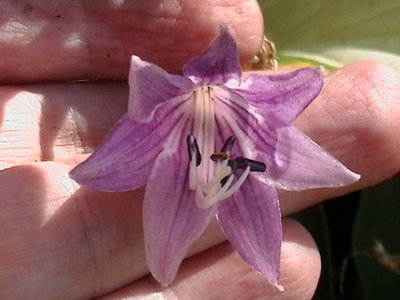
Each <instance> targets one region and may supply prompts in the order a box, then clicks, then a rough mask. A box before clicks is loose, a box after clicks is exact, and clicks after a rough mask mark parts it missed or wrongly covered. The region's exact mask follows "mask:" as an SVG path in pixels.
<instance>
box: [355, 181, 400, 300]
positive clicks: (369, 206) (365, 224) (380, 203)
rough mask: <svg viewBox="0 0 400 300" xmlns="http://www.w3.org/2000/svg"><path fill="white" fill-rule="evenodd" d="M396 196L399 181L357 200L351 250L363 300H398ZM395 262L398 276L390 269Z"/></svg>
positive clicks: (399, 258)
mask: <svg viewBox="0 0 400 300" xmlns="http://www.w3.org/2000/svg"><path fill="white" fill-rule="evenodd" d="M399 195H400V177H397V178H395V179H393V180H391V181H390V182H387V183H385V184H383V185H381V186H378V187H375V188H372V189H369V190H365V191H363V195H362V197H361V201H360V206H359V211H358V215H357V218H356V222H355V226H354V231H353V247H354V259H355V262H356V265H357V268H358V271H359V275H360V278H361V282H362V286H363V290H364V293H363V294H364V298H363V299H365V300H373V299H385V300H391V299H393V300H394V299H399V295H400V238H399V236H400V234H399V233H400V221H399V217H400V201H399V200H400V197H399ZM375 241H379V242H380V243H381V245H382V246H383V247H384V250H381V251H376V250H374V248H375V249H376V244H375V243H376V242H375ZM374 245H375V246H374ZM384 260H386V262H385V261H384ZM396 261H397V267H398V270H397V271H398V273H396V272H395V270H392V269H391V268H390V263H396ZM388 264H389V265H388ZM394 266H396V265H394Z"/></svg>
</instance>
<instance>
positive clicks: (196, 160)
mask: <svg viewBox="0 0 400 300" xmlns="http://www.w3.org/2000/svg"><path fill="white" fill-rule="evenodd" d="M214 101H215V99H214V93H213V90H212V88H211V87H209V86H203V87H200V88H198V89H197V90H196V91H195V92H194V113H193V116H194V122H193V134H191V135H189V136H188V137H187V146H188V154H189V158H190V168H189V188H190V189H191V190H193V191H196V203H197V206H198V207H199V208H202V209H206V208H209V207H211V206H213V205H214V204H216V203H218V202H219V201H222V200H224V199H227V198H229V197H230V196H232V195H233V194H234V193H236V192H237V191H238V190H239V188H240V186H241V185H242V184H243V183H244V182H245V180H246V178H247V177H248V176H249V173H250V171H258V172H263V171H265V164H264V163H262V162H257V161H254V160H250V159H247V158H244V157H238V158H236V159H231V151H232V148H233V145H234V142H235V139H234V138H233V137H230V138H228V139H227V140H226V142H225V144H224V146H223V147H222V149H221V151H220V152H214V147H215V128H216V126H215V109H214ZM202 155H203V156H204V157H206V159H202Z"/></svg>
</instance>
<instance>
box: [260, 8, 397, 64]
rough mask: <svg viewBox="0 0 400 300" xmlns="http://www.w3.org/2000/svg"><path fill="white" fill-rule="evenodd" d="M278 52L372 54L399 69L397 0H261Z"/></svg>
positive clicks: (337, 56)
mask: <svg viewBox="0 0 400 300" xmlns="http://www.w3.org/2000/svg"><path fill="white" fill-rule="evenodd" d="M260 2H261V3H260V4H261V6H262V9H263V12H264V16H265V20H266V24H267V32H268V37H269V38H270V39H271V40H272V41H274V42H275V43H276V46H277V49H278V53H279V52H282V54H284V55H293V53H297V54H296V56H299V54H300V56H301V57H304V56H303V55H305V56H308V57H309V56H322V57H324V58H325V59H328V60H331V61H334V62H336V63H337V64H347V63H350V62H354V61H359V60H366V59H374V60H378V61H382V62H385V63H388V64H391V65H392V66H394V67H396V68H399V69H400V38H399V37H400V22H399V15H400V1H398V0H380V1H377V0H369V1H367V0H335V1H332V0H303V1H298V0H261V1H260Z"/></svg>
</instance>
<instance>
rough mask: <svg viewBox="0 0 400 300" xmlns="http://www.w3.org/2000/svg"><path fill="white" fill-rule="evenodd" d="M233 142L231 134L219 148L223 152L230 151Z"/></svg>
mask: <svg viewBox="0 0 400 300" xmlns="http://www.w3.org/2000/svg"><path fill="white" fill-rule="evenodd" d="M234 144H235V138H234V137H233V136H230V137H229V138H228V139H227V140H226V142H225V144H224V146H223V147H222V150H221V152H223V153H227V152H228V153H230V152H231V151H232V148H233V145H234Z"/></svg>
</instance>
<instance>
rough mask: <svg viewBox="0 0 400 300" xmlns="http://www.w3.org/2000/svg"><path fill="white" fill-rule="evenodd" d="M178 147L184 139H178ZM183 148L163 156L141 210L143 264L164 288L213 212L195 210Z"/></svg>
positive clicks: (185, 151)
mask: <svg viewBox="0 0 400 300" xmlns="http://www.w3.org/2000/svg"><path fill="white" fill-rule="evenodd" d="M180 141H181V143H186V137H184V136H183V135H181V137H180ZM188 170H189V159H188V154H187V149H186V145H182V146H181V148H180V151H179V152H176V153H171V152H170V151H168V152H167V151H165V152H163V153H162V154H161V155H160V156H159V157H158V158H157V161H156V163H155V165H154V168H153V170H152V172H151V175H150V177H149V181H148V183H147V186H146V192H145V197H144V206H143V224H144V225H143V226H144V241H145V247H146V258H147V263H148V266H149V269H150V272H151V273H152V275H153V277H154V278H155V279H157V280H158V281H159V282H160V283H161V284H162V285H164V286H167V285H168V284H169V283H170V282H171V281H172V280H173V279H174V278H175V275H176V272H177V270H178V268H179V265H180V264H181V262H182V260H183V258H184V257H185V254H186V253H187V250H188V248H189V247H190V245H192V244H193V242H195V241H196V240H197V239H198V238H199V236H200V235H201V234H202V233H203V231H204V229H205V228H206V226H207V224H208V223H209V221H210V219H211V218H212V217H213V216H214V213H215V208H210V209H207V210H203V209H199V208H198V207H197V206H196V203H195V192H194V191H191V190H189V183H188Z"/></svg>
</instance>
